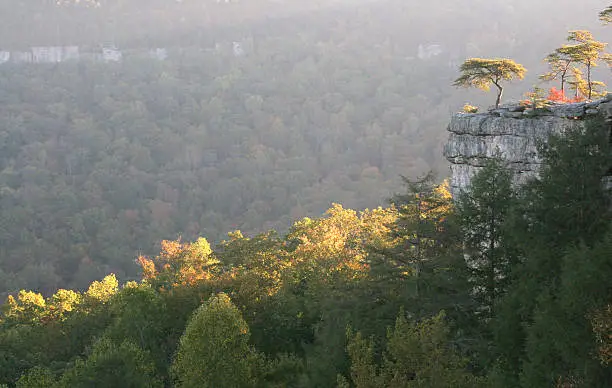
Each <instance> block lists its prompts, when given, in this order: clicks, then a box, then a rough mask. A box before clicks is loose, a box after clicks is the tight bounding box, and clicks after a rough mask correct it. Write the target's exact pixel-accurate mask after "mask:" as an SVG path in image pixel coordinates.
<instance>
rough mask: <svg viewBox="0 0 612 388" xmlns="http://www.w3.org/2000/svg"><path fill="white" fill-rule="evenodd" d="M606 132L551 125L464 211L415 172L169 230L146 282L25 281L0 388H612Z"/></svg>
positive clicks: (12, 307)
mask: <svg viewBox="0 0 612 388" xmlns="http://www.w3.org/2000/svg"><path fill="white" fill-rule="evenodd" d="M609 131H610V128H609V125H608V124H605V123H604V122H603V121H602V120H591V121H590V122H588V123H586V127H582V126H581V125H577V126H576V127H575V128H574V129H572V130H569V131H568V133H566V134H565V135H564V136H553V137H552V138H551V139H550V140H549V145H548V146H547V147H542V148H541V149H540V152H541V156H542V157H543V161H544V163H545V165H546V167H545V168H544V169H543V171H542V174H541V176H540V177H539V178H538V179H534V180H532V181H530V182H529V183H527V185H525V186H524V187H522V188H520V189H515V188H513V187H512V185H511V175H510V174H511V173H510V172H509V171H507V170H505V168H504V166H503V164H502V163H501V162H499V161H495V160H493V161H491V162H490V163H488V164H487V165H486V167H485V168H484V169H483V170H482V171H481V172H480V173H479V174H478V175H477V176H476V177H475V178H474V180H473V184H472V186H471V190H470V191H468V192H465V193H464V194H463V195H462V196H460V197H459V198H458V202H457V203H456V204H455V203H454V202H453V200H452V199H451V198H450V195H449V193H448V191H447V189H448V187H447V185H446V184H442V185H435V184H433V181H432V179H431V178H425V179H421V180H419V181H415V182H407V187H406V190H404V192H403V193H402V194H400V195H397V196H395V197H394V199H393V201H392V203H393V206H391V207H386V208H378V209H375V210H372V211H364V212H359V213H358V212H355V211H353V210H349V209H345V208H343V207H342V206H340V205H334V206H333V207H332V208H330V209H329V210H328V212H327V213H326V214H325V216H323V217H321V218H316V219H309V218H304V219H302V220H300V221H298V222H296V223H295V224H294V225H293V226H292V227H291V229H290V230H289V232H288V233H287V234H285V235H280V236H279V235H278V234H276V233H274V232H267V233H264V234H260V235H257V236H254V237H252V238H248V237H245V236H243V235H242V234H241V233H239V232H235V233H232V234H231V235H230V236H229V238H228V239H227V241H225V242H223V243H222V244H220V245H219V246H218V247H216V248H215V249H212V248H211V246H210V244H209V242H208V241H207V240H206V239H204V238H199V239H197V240H195V241H193V242H187V241H164V242H163V243H162V249H161V252H160V253H159V254H158V255H156V256H153V257H145V256H141V257H140V258H139V260H138V261H139V264H140V267H141V271H142V279H141V280H139V281H138V282H134V281H132V282H128V283H125V284H121V283H120V282H118V281H117V279H116V277H115V275H108V276H106V277H105V278H104V279H103V280H101V281H96V282H93V283H92V284H91V285H90V286H89V287H88V288H87V290H86V291H85V292H79V291H71V290H66V289H61V290H58V291H57V292H56V293H54V294H53V295H52V296H50V297H48V298H45V297H44V296H42V295H40V294H38V293H36V292H32V291H26V290H22V291H20V292H19V293H18V294H17V295H15V296H11V297H9V298H8V299H7V301H6V303H5V304H4V306H3V308H2V313H1V314H0V385H1V384H6V385H7V386H8V387H19V388H26V387H27V388H39V387H46V388H48V387H52V388H63V387H70V388H74V387H83V388H85V387H92V386H94V387H97V386H99V387H111V386H117V387H143V388H144V387H216V388H223V387H228V388H229V387H232V388H234V387H355V388H374V387H376V388H378V387H406V388H411V387H433V388H449V387H452V388H456V387H460V388H461V387H465V388H474V387H476V388H478V387H482V388H490V387H493V388H515V387H524V388H533V387H589V388H591V387H593V388H596V387H597V388H599V387H600V388H604V387H609V386H611V385H612V368H610V367H611V361H612V359H611V349H612V343H611V341H610V339H611V337H610V328H611V326H610V322H611V321H612V317H611V312H612V305H611V301H612V290H611V289H610V279H611V278H612V262H611V261H610V257H611V255H612V229H611V227H612V225H611V222H610V220H611V219H612V218H611V217H610V216H611V214H610V209H611V206H610V205H611V202H610V192H609V191H608V192H606V191H605V190H604V188H603V186H602V184H601V178H602V176H604V175H605V173H606V170H607V169H608V167H609V166H610V165H611V164H612V158H611V157H612V153H611V152H610V143H609ZM465 254H467V255H468V257H469V259H468V260H467V261H466V256H465Z"/></svg>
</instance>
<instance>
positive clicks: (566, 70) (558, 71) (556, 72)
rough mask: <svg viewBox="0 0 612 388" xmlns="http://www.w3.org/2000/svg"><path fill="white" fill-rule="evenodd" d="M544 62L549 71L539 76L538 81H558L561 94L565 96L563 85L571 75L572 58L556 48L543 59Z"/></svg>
mask: <svg viewBox="0 0 612 388" xmlns="http://www.w3.org/2000/svg"><path fill="white" fill-rule="evenodd" d="M544 61H545V62H546V63H548V67H549V68H550V71H549V72H548V73H545V74H543V75H541V76H540V79H541V80H544V81H554V80H559V81H560V82H561V93H563V96H565V84H566V83H567V81H568V78H570V77H571V75H572V64H573V63H574V58H573V57H572V56H571V55H569V54H568V53H566V52H565V51H564V50H563V49H562V48H558V49H556V50H555V51H554V52H552V53H550V54H548V55H547V56H546V58H544Z"/></svg>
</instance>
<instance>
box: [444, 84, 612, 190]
mask: <svg viewBox="0 0 612 388" xmlns="http://www.w3.org/2000/svg"><path fill="white" fill-rule="evenodd" d="M592 115H603V116H604V117H605V118H606V120H607V121H608V122H610V123H612V94H608V95H607V96H606V97H604V98H602V99H599V100H596V101H592V102H588V103H586V102H581V103H573V104H553V105H551V106H548V107H547V108H545V109H539V110H538V111H537V112H536V111H534V110H532V109H529V108H526V107H525V106H522V105H520V104H519V103H511V104H507V105H503V106H501V107H500V108H499V109H494V110H490V111H489V112H487V113H457V114H455V115H454V116H453V117H452V118H451V122H450V124H449V126H448V131H449V132H450V136H449V140H448V143H447V144H446V146H445V147H444V156H445V157H446V159H447V160H448V161H449V162H450V170H451V179H450V186H451V192H452V194H453V196H456V195H457V194H459V193H460V192H461V191H462V190H465V189H466V188H467V187H468V186H469V184H470V179H471V178H472V176H473V175H474V174H475V173H476V172H477V171H478V170H479V169H480V168H481V167H482V166H484V164H485V163H486V161H487V159H490V158H493V157H495V156H499V157H500V158H501V159H502V160H504V161H505V162H506V163H507V165H508V167H509V168H510V169H511V170H513V171H514V173H515V175H514V176H515V182H516V183H518V184H520V183H523V182H525V181H526V180H527V179H528V178H530V177H533V176H535V175H536V174H537V173H538V171H539V168H540V164H541V160H540V158H539V157H538V153H537V144H538V143H539V142H540V141H546V140H547V139H548V137H549V136H550V135H551V134H552V133H563V132H564V131H565V130H566V129H568V128H570V127H571V126H573V125H576V124H577V123H580V121H581V120H583V119H585V118H587V117H588V116H592Z"/></svg>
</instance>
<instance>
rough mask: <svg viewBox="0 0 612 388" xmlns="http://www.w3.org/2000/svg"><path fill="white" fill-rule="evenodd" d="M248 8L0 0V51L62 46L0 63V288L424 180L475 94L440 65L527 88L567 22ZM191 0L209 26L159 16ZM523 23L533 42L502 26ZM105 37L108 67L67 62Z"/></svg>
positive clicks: (99, 271)
mask: <svg viewBox="0 0 612 388" xmlns="http://www.w3.org/2000/svg"><path fill="white" fill-rule="evenodd" d="M259 3H261V2H257V1H256V2H240V3H235V4H234V3H223V2H222V3H216V2H188V1H185V2H181V3H177V2H168V1H164V2H161V1H158V2H147V5H146V6H142V5H141V4H140V3H139V2H133V1H116V2H115V1H109V2H100V5H99V6H94V7H92V6H87V7H85V5H87V4H85V3H81V2H80V3H78V4H63V6H58V5H57V4H55V3H54V2H36V1H26V2H21V3H19V6H15V5H14V3H13V2H8V1H3V2H2V3H1V6H2V7H4V8H5V9H6V11H4V9H3V10H2V12H0V15H2V21H3V23H1V24H0V29H3V30H2V33H1V34H0V36H2V44H1V47H0V50H6V52H9V53H11V52H13V51H14V50H17V51H20V50H21V51H27V50H28V49H29V47H34V46H44V45H77V47H78V48H79V49H80V52H81V54H82V55H81V59H80V60H78V61H67V62H64V63H59V64H23V63H13V62H10V61H9V62H6V63H3V64H0V85H1V88H0V102H1V104H0V126H1V129H2V130H1V132H0V150H1V152H0V187H1V190H0V193H1V195H0V204H1V206H0V220H1V222H0V247H1V248H0V249H1V250H2V253H1V255H0V292H3V291H4V292H5V291H16V290H18V289H20V288H23V287H27V288H32V289H36V290H40V291H42V292H44V293H49V292H52V291H53V290H55V289H57V288H58V287H60V286H71V287H76V288H83V287H86V285H87V284H88V283H89V282H90V281H91V280H93V279H95V278H97V277H99V276H102V275H103V274H105V273H108V272H114V273H116V274H117V275H118V276H119V277H120V278H121V279H129V278H134V277H135V276H136V275H137V273H138V269H137V267H136V265H135V263H134V258H135V257H136V256H137V255H138V254H139V253H144V254H152V253H153V252H155V251H156V250H157V249H158V244H159V241H161V240H162V239H168V238H169V239H174V238H176V237H178V236H183V237H184V238H185V239H187V240H191V239H194V238H196V237H197V236H206V237H207V238H209V239H210V240H211V241H214V242H218V241H221V240H222V239H223V238H224V236H225V234H226V233H227V232H229V231H231V230H234V229H240V230H243V231H244V232H245V233H254V232H259V231H264V230H267V229H270V228H274V229H277V230H279V231H284V230H287V228H288V227H289V226H290V225H291V223H292V221H294V220H295V219H297V218H299V217H302V216H306V215H315V216H316V215H318V214H321V213H322V212H323V211H324V210H325V209H327V208H328V207H329V206H330V204H331V202H340V203H343V204H344V205H345V206H348V207H351V208H362V209H363V208H366V207H375V206H378V205H380V204H383V203H384V202H385V199H386V198H388V197H389V196H390V194H391V193H392V192H393V191H395V190H397V189H399V187H400V183H401V180H400V179H399V176H400V175H404V176H408V177H415V176H417V175H419V174H421V173H423V172H425V171H427V170H429V169H433V170H437V171H438V172H439V173H440V174H441V175H442V176H444V175H445V174H446V165H445V163H444V161H443V160H442V157H441V145H442V143H443V142H444V139H445V137H446V135H445V132H444V128H445V126H446V123H447V119H448V116H449V114H450V113H451V112H452V111H454V110H456V109H457V108H458V107H460V106H462V104H463V103H464V102H465V101H466V99H470V98H471V100H472V101H473V102H475V103H478V102H484V101H486V100H485V97H486V96H480V95H478V94H476V93H474V94H471V95H470V94H468V95H467V97H466V95H465V94H460V93H458V92H454V91H452V90H451V89H449V88H448V84H449V82H450V81H451V80H452V79H453V78H454V76H455V75H456V74H455V73H456V68H457V66H458V64H459V62H460V61H461V60H462V59H463V58H464V57H465V56H468V55H472V54H479V53H481V52H485V51H489V52H496V53H499V54H500V55H505V56H511V57H516V58H518V59H520V60H521V63H523V64H525V65H526V66H527V67H528V68H529V69H530V70H534V72H530V73H528V75H527V77H531V78H530V79H531V80H535V79H537V73H536V71H537V69H538V66H540V67H541V68H542V69H544V64H543V63H541V57H542V52H546V51H547V50H550V47H555V46H554V45H556V44H558V41H559V38H560V37H561V36H563V33H564V32H563V31H564V28H565V25H566V24H567V25H570V23H574V24H576V23H581V20H580V18H581V17H582V15H574V14H572V13H571V12H570V11H568V10H566V9H564V8H562V7H557V8H558V9H559V13H558V14H556V17H557V18H558V20H556V19H555V20H551V19H546V18H545V19H540V18H537V19H536V18H532V15H534V10H533V7H540V6H543V5H544V4H540V3H538V4H531V2H526V1H524V2H520V1H519V2H514V3H513V5H512V6H510V5H503V4H500V5H492V4H490V3H489V2H478V6H479V8H478V12H473V10H472V9H469V8H466V7H464V6H462V5H460V4H449V3H448V2H442V1H432V2H427V3H426V4H421V3H419V7H418V12H417V10H416V9H415V7H414V4H412V3H410V2H405V1H401V2H400V1H394V0H390V1H377V2H358V3H351V5H350V6H346V4H344V5H343V2H341V1H339V2H331V3H325V6H323V5H321V4H319V5H317V4H316V3H312V4H310V2H308V4H310V5H306V4H305V3H304V2H297V1H296V2H286V3H275V4H274V5H270V7H263V6H260V7H257V6H253V8H252V9H251V8H249V7H250V4H259ZM528 3H529V4H528ZM543 3H546V2H543ZM591 3H592V4H591V6H592V7H593V8H594V9H599V8H601V5H600V4H598V2H597V1H592V2H591ZM356 4H358V5H356ZM555 4H557V3H556V2H555ZM589 4H590V3H589ZM89 5H91V4H89ZM194 7H195V8H194ZM243 7H245V8H243ZM161 10H163V11H161ZM202 10H210V12H211V14H212V15H213V16H214V17H213V19H214V20H215V21H216V22H218V23H201V22H200V21H193V20H187V21H185V22H181V23H178V24H177V22H176V20H175V19H172V18H174V17H178V16H179V15H183V16H180V17H187V16H192V17H196V16H198V15H200V16H202V14H203V13H202V12H203V11H202ZM262 10H265V12H264V13H265V14H261V12H263V11H262ZM527 10H529V12H527ZM136 13H137V14H138V15H139V17H140V18H143V19H142V20H141V19H138V18H134V17H133V16H134V15H135V14H136ZM109 15H111V16H112V20H113V21H114V22H116V24H110V23H109V20H110V19H108V18H109V17H110V16H109ZM245 15H247V16H249V17H248V19H249V20H248V21H247V20H244V21H241V22H240V23H238V22H236V21H235V20H234V19H233V18H234V17H246V16H245ZM423 15H429V17H423ZM563 15H567V19H563V18H562V17H563ZM430 19H431V20H435V21H436V22H435V23H432V22H431V20H430ZM592 19H593V18H587V17H586V15H585V17H584V23H587V20H588V21H589V23H591V24H593V23H592ZM485 21H486V22H485ZM145 22H146V23H145ZM530 23H534V24H537V25H538V28H539V29H541V30H542V31H544V32H543V33H542V34H540V36H539V37H538V39H537V40H535V41H534V40H533V39H532V38H533V37H532V34H531V32H530V28H527V27H526V28H523V29H520V28H517V27H516V26H517V25H525V26H529V25H531V24H530ZM593 27H594V31H596V30H597V25H596V24H595V25H593ZM77 31H78V33H77ZM58 34H59V35H58ZM234 42H238V43H240V49H241V51H240V52H239V53H238V54H237V53H236V52H235V51H234V47H233V44H234ZM549 42H550V43H549ZM109 43H111V44H112V45H113V46H114V47H117V48H118V49H119V50H121V51H122V54H123V57H122V60H121V61H119V62H110V63H104V62H99V61H96V60H95V59H92V57H88V56H86V54H87V53H91V52H95V51H96V50H97V51H100V50H101V47H102V46H103V45H107V44H109ZM549 44H550V45H549ZM155 48H163V49H165V50H166V53H167V58H166V59H165V60H159V58H158V59H152V58H151V56H150V55H149V54H150V50H152V49H155ZM527 82H529V81H527ZM508 89H509V90H508V91H507V94H506V95H508V96H512V95H514V96H515V97H517V98H518V97H520V96H521V93H520V92H518V93H517V89H513V88H508Z"/></svg>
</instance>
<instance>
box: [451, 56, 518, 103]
mask: <svg viewBox="0 0 612 388" xmlns="http://www.w3.org/2000/svg"><path fill="white" fill-rule="evenodd" d="M460 71H461V76H460V77H459V78H457V79H456V80H455V82H454V83H453V85H454V86H458V87H459V86H461V87H476V88H478V89H481V90H484V91H488V90H489V89H490V88H491V85H495V87H496V88H497V99H496V100H495V108H498V107H499V104H500V102H501V98H502V94H503V92H504V88H503V86H502V82H503V81H510V80H513V79H515V78H518V79H523V78H524V77H525V72H526V71H527V70H526V69H525V67H523V65H521V64H519V63H516V62H514V61H513V60H511V59H503V58H501V59H500V58H495V59H484V58H470V59H467V60H466V61H465V62H463V64H462V65H461V67H460Z"/></svg>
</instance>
